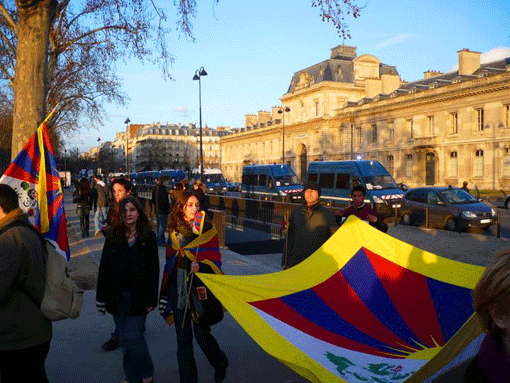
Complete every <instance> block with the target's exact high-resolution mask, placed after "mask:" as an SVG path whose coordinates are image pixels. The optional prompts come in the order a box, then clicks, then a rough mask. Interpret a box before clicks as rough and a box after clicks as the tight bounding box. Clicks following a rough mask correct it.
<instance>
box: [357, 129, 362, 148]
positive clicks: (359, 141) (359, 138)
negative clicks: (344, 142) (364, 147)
mask: <svg viewBox="0 0 510 383" xmlns="http://www.w3.org/2000/svg"><path fill="white" fill-rule="evenodd" d="M356 132H357V133H358V144H361V133H362V132H361V126H358V127H357V128H356Z"/></svg>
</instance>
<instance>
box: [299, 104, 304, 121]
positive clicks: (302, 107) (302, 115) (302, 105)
mask: <svg viewBox="0 0 510 383" xmlns="http://www.w3.org/2000/svg"><path fill="white" fill-rule="evenodd" d="M300 106H301V119H302V120H304V119H305V104H304V103H303V101H301V103H300Z"/></svg>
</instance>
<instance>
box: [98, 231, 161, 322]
mask: <svg viewBox="0 0 510 383" xmlns="http://www.w3.org/2000/svg"><path fill="white" fill-rule="evenodd" d="M128 272H130V273H131V278H130V280H131V281H132V285H131V286H130V290H131V291H133V294H134V296H133V301H132V302H131V308H130V311H129V314H130V315H144V314H147V307H148V306H152V307H156V306H157V302H158V282H159V257H158V244H157V239H156V234H154V232H152V231H151V232H150V233H149V237H148V238H147V239H145V240H140V239H137V240H136V242H135V244H134V245H133V246H132V247H129V245H128V243H127V239H126V237H125V235H124V234H123V233H120V232H114V233H112V235H111V236H107V237H106V241H105V244H104V247H103V253H102V255H101V263H100V265H99V275H98V280H97V292H96V300H97V302H101V303H105V304H106V311H108V312H109V313H110V314H115V313H116V311H117V308H118V304H119V297H120V293H121V290H122V287H123V284H122V281H124V278H125V277H126V274H127V273H128Z"/></svg>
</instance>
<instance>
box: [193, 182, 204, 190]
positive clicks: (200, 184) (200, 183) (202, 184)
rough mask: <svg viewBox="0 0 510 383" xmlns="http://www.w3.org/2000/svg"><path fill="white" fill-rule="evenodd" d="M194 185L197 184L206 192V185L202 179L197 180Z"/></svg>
mask: <svg viewBox="0 0 510 383" xmlns="http://www.w3.org/2000/svg"><path fill="white" fill-rule="evenodd" d="M193 186H197V187H198V188H199V189H202V191H203V192H204V193H205V185H204V183H203V182H202V181H200V180H198V181H195V183H194V184H193Z"/></svg>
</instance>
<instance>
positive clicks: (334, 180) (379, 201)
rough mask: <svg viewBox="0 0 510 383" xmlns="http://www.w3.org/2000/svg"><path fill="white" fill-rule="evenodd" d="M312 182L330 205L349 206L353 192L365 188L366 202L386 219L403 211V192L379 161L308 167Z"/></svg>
mask: <svg viewBox="0 0 510 383" xmlns="http://www.w3.org/2000/svg"><path fill="white" fill-rule="evenodd" d="M308 180H309V181H316V182H317V183H318V185H319V186H320V187H321V199H322V200H324V201H326V202H327V203H328V205H330V206H340V207H346V206H347V205H348V204H349V202H350V201H351V190H352V188H353V186H355V185H362V186H363V187H364V188H365V189H366V191H367V194H366V197H365V203H367V204H370V205H372V206H373V207H374V208H375V209H376V210H377V211H378V212H379V214H381V215H382V216H383V217H384V218H386V217H390V216H395V214H396V212H397V209H399V208H400V206H401V204H400V202H401V198H402V197H403V193H402V191H401V190H400V189H399V188H398V186H397V184H396V182H395V180H394V179H393V177H392V176H391V175H390V173H389V172H388V171H387V170H386V168H385V167H384V166H383V165H381V163H379V162H378V161H373V160H358V161H318V162H311V163H310V164H309V165H308Z"/></svg>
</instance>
